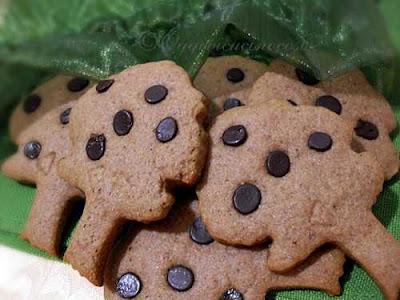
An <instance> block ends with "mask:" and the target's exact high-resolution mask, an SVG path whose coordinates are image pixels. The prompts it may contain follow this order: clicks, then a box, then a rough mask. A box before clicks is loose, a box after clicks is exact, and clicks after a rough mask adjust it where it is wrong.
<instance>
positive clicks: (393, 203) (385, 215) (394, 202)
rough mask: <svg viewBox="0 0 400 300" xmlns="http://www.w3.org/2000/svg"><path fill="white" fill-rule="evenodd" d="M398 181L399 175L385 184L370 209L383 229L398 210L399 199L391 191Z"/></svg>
mask: <svg viewBox="0 0 400 300" xmlns="http://www.w3.org/2000/svg"><path fill="white" fill-rule="evenodd" d="M399 180H400V175H399V174H397V175H396V176H395V177H394V178H392V179H391V180H390V181H388V182H386V183H385V185H384V189H383V192H382V193H381V195H380V196H379V199H378V201H377V202H376V203H375V204H374V206H373V207H372V212H373V213H374V215H375V216H376V217H377V218H378V219H379V221H380V222H381V223H382V224H383V225H384V226H385V227H388V226H389V224H390V223H391V222H392V220H393V218H394V217H395V215H396V213H397V211H398V209H399V197H398V195H397V194H396V192H395V191H394V190H393V187H394V185H395V184H398V183H399Z"/></svg>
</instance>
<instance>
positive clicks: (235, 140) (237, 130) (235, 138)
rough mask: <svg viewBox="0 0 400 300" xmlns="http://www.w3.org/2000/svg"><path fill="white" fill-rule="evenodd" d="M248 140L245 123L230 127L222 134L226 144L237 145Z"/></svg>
mask: <svg viewBox="0 0 400 300" xmlns="http://www.w3.org/2000/svg"><path fill="white" fill-rule="evenodd" d="M246 140H247V131H246V128H245V127H244V126H243V125H235V126H232V127H229V128H228V129H226V130H225V131H224V133H223V134H222V141H223V142H224V144H225V145H228V146H233V147H237V146H240V145H242V144H244V143H245V142H246Z"/></svg>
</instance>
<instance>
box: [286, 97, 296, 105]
mask: <svg viewBox="0 0 400 300" xmlns="http://www.w3.org/2000/svg"><path fill="white" fill-rule="evenodd" d="M287 101H288V102H289V103H290V104H292V105H293V106H297V103H296V102H294V101H293V100H291V99H288V100H287Z"/></svg>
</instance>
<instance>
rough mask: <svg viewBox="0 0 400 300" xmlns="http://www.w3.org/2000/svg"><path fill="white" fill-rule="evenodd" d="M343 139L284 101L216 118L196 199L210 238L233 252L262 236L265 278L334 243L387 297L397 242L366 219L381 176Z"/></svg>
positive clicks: (337, 122) (396, 267)
mask: <svg viewBox="0 0 400 300" xmlns="http://www.w3.org/2000/svg"><path fill="white" fill-rule="evenodd" d="M352 133H353V128H352V127H351V126H350V124H349V123H347V122H346V121H345V120H343V118H341V117H339V116H338V115H336V114H334V113H332V112H331V111H329V110H327V109H323V108H318V107H310V106H294V105H291V104H289V103H288V102H287V101H276V102H272V101H271V102H269V103H262V104H259V105H253V106H247V107H240V108H236V109H232V110H230V111H227V112H225V113H224V114H222V115H220V116H219V117H218V118H217V120H216V123H215V125H214V126H213V127H212V129H211V133H210V135H211V153H210V158H209V166H208V170H207V173H206V175H205V178H204V181H203V184H202V186H201V187H200V188H199V194H198V195H199V199H200V208H201V213H202V218H203V220H204V223H205V224H206V225H207V227H208V230H209V231H210V233H211V235H212V236H214V237H215V238H217V239H218V240H221V241H224V242H226V243H229V244H235V245H255V244H259V243H262V242H263V241H265V240H268V239H272V241H273V242H272V246H271V248H270V252H269V257H268V267H269V269H270V270H272V271H275V272H286V271H288V270H291V269H292V268H293V267H294V266H296V265H297V264H298V263H299V262H301V261H303V260H304V259H305V258H307V257H308V256H309V255H310V253H312V252H313V251H314V250H315V249H317V248H318V247H320V246H321V245H324V244H326V243H334V244H336V245H337V246H338V247H339V248H340V249H342V250H343V251H344V252H345V253H346V254H347V255H349V256H351V257H352V258H354V259H355V260H356V261H357V262H359V263H360V265H362V266H363V267H364V268H365V269H366V271H367V272H368V273H369V274H370V275H371V276H372V277H373V278H374V279H375V280H376V282H377V283H378V284H379V286H380V287H381V289H382V290H383V292H384V294H385V295H386V296H387V297H388V299H393V300H394V299H397V296H398V292H399V288H400V264H399V261H400V243H399V242H398V241H396V240H395V239H394V238H393V237H392V236H391V235H390V234H389V233H388V232H387V231H386V229H385V228H384V226H383V225H382V224H380V223H379V221H378V220H377V219H376V218H375V217H374V215H373V214H372V212H371V206H372V205H373V204H374V203H375V201H376V199H377V196H378V194H379V193H380V191H381V190H382V185H383V180H384V176H383V170H382V169H381V167H380V166H379V164H378V162H377V161H376V160H375V159H374V158H373V157H372V156H371V155H370V154H369V153H366V152H364V153H356V152H354V151H353V150H352V149H351V140H352Z"/></svg>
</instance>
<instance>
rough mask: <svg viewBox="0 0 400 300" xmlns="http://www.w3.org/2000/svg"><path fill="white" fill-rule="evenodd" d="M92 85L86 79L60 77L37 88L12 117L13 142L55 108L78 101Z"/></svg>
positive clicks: (10, 127) (10, 126)
mask: <svg viewBox="0 0 400 300" xmlns="http://www.w3.org/2000/svg"><path fill="white" fill-rule="evenodd" d="M91 85H92V83H91V82H90V81H89V80H87V79H85V78H80V77H71V76H65V75H58V76H56V77H54V78H53V79H51V80H49V81H47V82H45V83H44V84H42V85H41V86H39V87H38V88H36V89H35V90H34V91H33V92H32V93H31V94H30V95H28V96H27V97H26V98H25V99H23V101H21V103H20V104H19V105H18V106H17V107H16V108H15V110H14V112H13V113H12V115H11V118H10V125H9V131H10V138H11V140H12V141H13V142H16V141H17V137H18V135H19V134H20V133H21V132H22V131H23V130H24V129H25V128H27V127H28V126H29V125H30V124H32V123H33V122H35V121H36V120H38V119H40V117H41V116H43V115H44V114H45V113H46V112H48V111H50V110H52V109H53V108H56V107H58V106H60V105H62V104H64V103H67V102H69V101H72V100H76V99H78V98H79V97H80V96H81V95H83V94H84V93H85V92H86V91H87V90H88V89H89V88H90V86H91Z"/></svg>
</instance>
